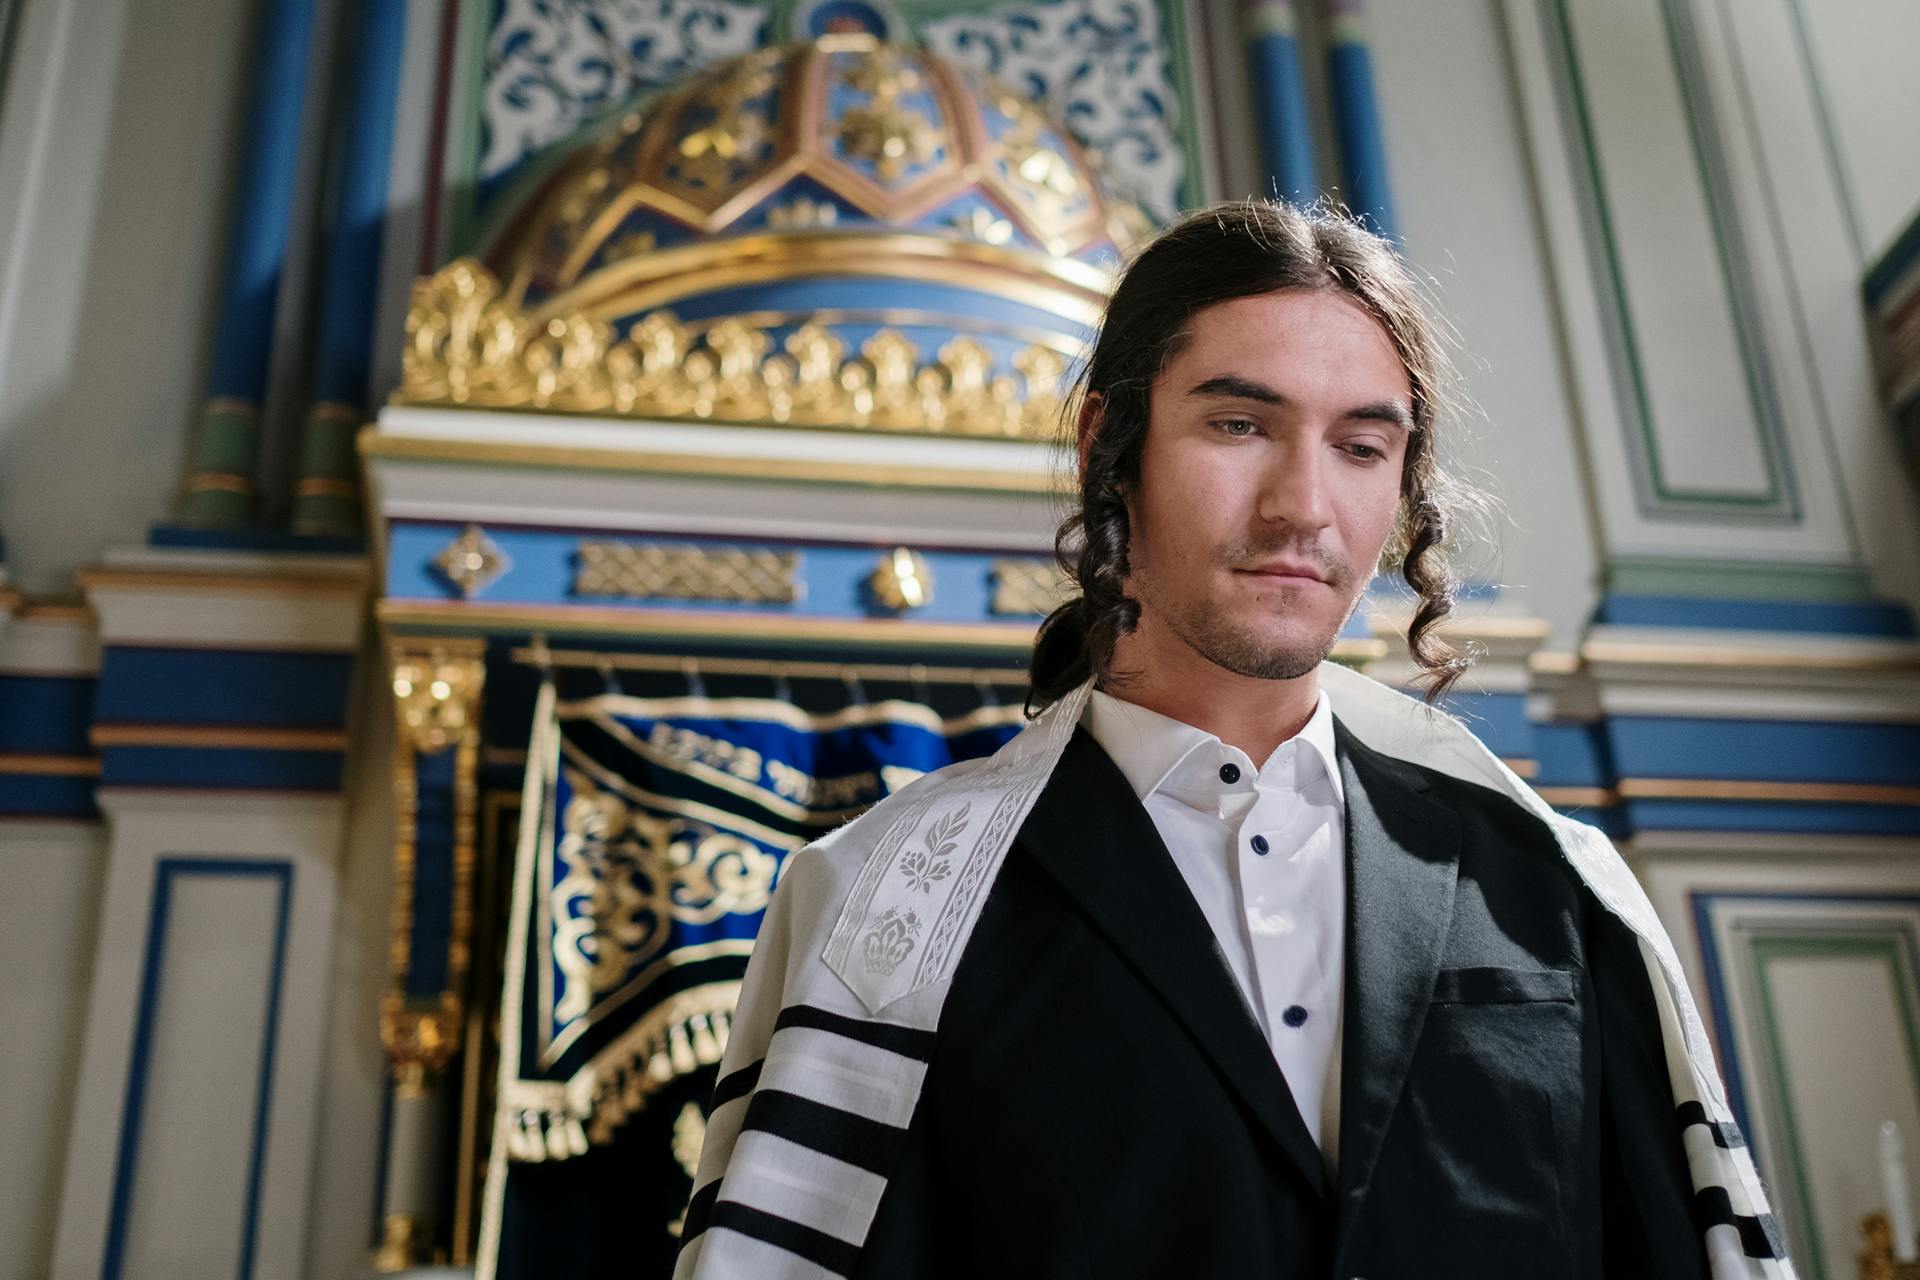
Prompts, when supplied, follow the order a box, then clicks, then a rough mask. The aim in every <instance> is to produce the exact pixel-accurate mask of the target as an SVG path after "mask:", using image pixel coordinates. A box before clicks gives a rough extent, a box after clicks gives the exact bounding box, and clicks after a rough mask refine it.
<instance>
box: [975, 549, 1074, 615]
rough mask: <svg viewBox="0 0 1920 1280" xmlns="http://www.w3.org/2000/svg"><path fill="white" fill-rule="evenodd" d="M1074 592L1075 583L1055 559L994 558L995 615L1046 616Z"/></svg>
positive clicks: (993, 607)
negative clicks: (1071, 581)
mask: <svg viewBox="0 0 1920 1280" xmlns="http://www.w3.org/2000/svg"><path fill="white" fill-rule="evenodd" d="M1071 593H1072V583H1070V582H1069V581H1068V580H1067V577H1066V575H1065V574H1064V573H1063V572H1062V571H1061V569H1060V565H1059V562H1057V561H1054V560H1016V559H1006V560H995V561H994V562H993V603H992V605H991V606H990V607H991V608H992V610H993V612H994V613H996V614H1002V615H1005V614H1024V615H1029V616H1031V615H1045V614H1049V613H1052V612H1053V611H1054V610H1055V609H1056V608H1058V607H1059V606H1060V605H1061V604H1062V603H1064V602H1065V601H1066V599H1067V597H1068V596H1069V595H1070V594H1071Z"/></svg>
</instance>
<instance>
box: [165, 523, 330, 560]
mask: <svg viewBox="0 0 1920 1280" xmlns="http://www.w3.org/2000/svg"><path fill="white" fill-rule="evenodd" d="M147 545H148V546H150V547H193V548H196V549H212V550H217V551H290V552H293V553H294V554H296V555H306V556H313V555H358V554H360V552H362V551H364V550H365V549H366V542H365V540H364V539H362V538H361V537H360V536H359V535H358V534H354V535H351V536H345V537H343V536H340V535H337V534H320V533H294V532H293V531H292V530H289V529H190V528H187V527H186V526H184V525H174V524H156V525H150V526H148V528H147Z"/></svg>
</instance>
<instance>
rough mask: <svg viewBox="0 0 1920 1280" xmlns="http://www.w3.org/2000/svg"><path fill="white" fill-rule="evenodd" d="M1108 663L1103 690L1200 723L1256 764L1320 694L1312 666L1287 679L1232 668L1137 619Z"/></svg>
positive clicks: (1300, 723)
mask: <svg viewBox="0 0 1920 1280" xmlns="http://www.w3.org/2000/svg"><path fill="white" fill-rule="evenodd" d="M1111 670H1112V671H1113V673H1114V675H1113V677H1112V678H1111V679H1109V680H1108V681H1107V682H1105V683H1104V684H1103V685H1102V688H1103V689H1104V690H1105V692H1107V693H1109V694H1111V695H1113V696H1114V697H1116V698H1119V699H1121V700H1122V701H1124V702H1131V703H1133V704H1134V705H1135V706H1139V707H1145V708H1146V709H1147V710H1149V711H1155V712H1158V713H1159V714H1161V715H1163V716H1168V717H1170V718H1172V719H1174V720H1179V721H1181V722H1182V723H1185V724H1190V725H1192V726H1194V727H1195V728H1197V729H1205V730H1206V731H1207V732H1208V733H1211V734H1212V735H1213V736H1214V737H1216V738H1218V739H1220V741H1222V742H1224V743H1226V744H1227V745H1228V746H1233V747H1238V748H1240V750H1242V751H1244V752H1246V753H1247V758H1248V759H1250V760H1252V761H1254V762H1255V763H1256V764H1258V763H1260V762H1263V761H1265V760H1266V758H1267V757H1268V756H1270V755H1272V754H1273V751H1274V748H1275V747H1278V746H1279V745H1280V744H1281V743H1283V742H1285V741H1286V740H1287V739H1289V738H1291V737H1293V736H1294V735H1296V734H1298V733H1299V732H1300V731H1301V730H1302V729H1304V728H1306V725H1307V721H1308V720H1310V719H1312V718H1313V709H1314V706H1315V705H1316V704H1317V703H1318V701H1319V698H1320V681H1319V677H1318V673H1317V672H1315V671H1309V672H1307V674H1305V675H1303V676H1299V677H1297V678H1295V679H1292V680H1261V679H1257V678H1255V677H1253V676H1243V675H1239V674H1237V673H1235V672H1232V671H1229V670H1227V669H1226V668H1225V667H1221V666H1218V665H1216V664H1214V663H1212V662H1209V661H1208V660H1207V659H1206V658H1203V657H1201V656H1200V654H1199V653H1197V652H1195V651H1194V649H1193V647H1192V646H1190V645H1189V644H1187V643H1186V642H1185V641H1184V640H1181V639H1180V638H1179V637H1177V636H1174V635H1171V634H1170V633H1168V632H1167V631H1166V630H1165V629H1164V628H1160V627H1155V626H1152V625H1151V624H1150V623H1149V622H1148V621H1147V619H1145V618H1142V619H1141V625H1140V627H1138V628H1137V629H1136V630H1135V631H1134V632H1133V634H1131V635H1127V636H1122V637H1121V638H1120V640H1119V642H1118V643H1117V644H1115V645H1114V650H1113V664H1112V667H1111Z"/></svg>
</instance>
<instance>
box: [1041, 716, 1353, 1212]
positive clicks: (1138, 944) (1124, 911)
mask: <svg viewBox="0 0 1920 1280" xmlns="http://www.w3.org/2000/svg"><path fill="white" fill-rule="evenodd" d="M1020 843H1021V844H1022V845H1023V846H1024V847H1025V848H1026V850H1027V851H1028V852H1029V853H1030V854H1031V855H1032V856H1033V858H1034V861H1035V862H1036V863H1037V864H1038V865H1039V866H1040V867H1041V868H1042V869H1043V870H1044V871H1045V872H1046V873H1047V874H1048V875H1050V876H1052V877H1053V879H1054V880H1056V881H1058V882H1059V884H1060V886H1061V888H1063V889H1065V890H1066V892H1067V894H1068V895H1069V896H1070V897H1071V898H1072V899H1073V900H1074V901H1075V902H1076V903H1078V904H1079V906H1080V907H1081V909H1082V910H1083V911H1085V912H1086V914H1087V915H1088V916H1089V917H1090V918H1091V919H1092V921H1093V923H1094V925H1095V927H1096V928H1098V929H1099V930H1100V932H1101V933H1102V934H1103V935H1104V936H1105V937H1106V939H1107V940H1108V942H1110V943H1111V944H1112V946H1113V948H1114V950H1116V951H1118V952H1119V953H1120V954H1121V955H1122V956H1124V957H1125V958H1126V959H1127V961H1128V962H1129V963H1130V964H1131V965H1132V966H1133V967H1134V968H1135V969H1136V970H1137V971H1138V972H1139V974H1140V977H1141V978H1142V979H1143V980H1144V981H1145V982H1146V984H1147V985H1148V986H1149V987H1151V988H1152V989H1153V990H1154V992H1155V993H1156V994H1157V995H1158V996H1159V997H1160V999H1161V1000H1163V1001H1164V1002H1165V1003H1166V1005H1167V1007H1168V1008H1169V1009H1170V1010H1172V1011H1173V1013H1174V1016H1175V1017H1177V1018H1179V1019H1180V1021H1181V1022H1182V1023H1184V1024H1185V1025H1186V1028H1187V1030H1188V1031H1189V1032H1190V1033H1191V1034H1192V1036H1193V1039H1194V1043H1195V1045H1196V1046H1197V1047H1198V1048H1199V1050H1200V1052H1201V1053H1202V1054H1204V1055H1205V1056H1206V1058H1207V1059H1208V1060H1209V1061H1210V1062H1211V1063H1212V1064H1213V1066H1214V1068H1215V1069H1216V1070H1218V1071H1219V1073H1220V1075H1221V1076H1222V1078H1224V1079H1225V1081H1226V1083H1227V1084H1228V1086H1229V1087H1230V1088H1231V1089H1232V1090H1233V1091H1234V1093H1236V1094H1237V1095H1238V1096H1239V1098H1240V1100H1241V1101H1242V1102H1243V1103H1244V1104H1245V1106H1246V1107H1247V1109H1248V1110H1249V1111H1250V1112H1252V1113H1253V1115H1254V1116H1255V1117H1256V1118H1257V1119H1258V1120H1259V1122H1260V1125H1261V1127H1262V1128H1263V1129H1264V1130H1266V1132H1267V1133H1268V1134H1269V1135H1270V1136H1271V1137H1272V1138H1273V1140H1274V1141H1275V1142H1277V1143H1278V1144H1279V1145H1280V1148H1281V1149H1282V1150H1283V1151H1284V1152H1285V1153H1286V1154H1287V1156H1288V1157H1289V1158H1290V1159H1291V1160H1292V1162H1293V1163H1294V1165H1295V1166H1296V1167H1297V1168H1298V1169H1299V1171H1300V1174H1301V1176H1302V1177H1303V1178H1304V1179H1305V1180H1306V1182H1307V1184H1308V1186H1310V1187H1311V1188H1312V1189H1313V1191H1314V1193H1315V1194H1316V1195H1318V1196H1321V1197H1324V1196H1325V1195H1326V1194H1327V1186H1326V1173H1325V1165H1324V1164H1323V1163H1322V1161H1321V1158H1320V1149H1319V1148H1318V1147H1317V1146H1315V1145H1314V1141H1313V1135H1312V1134H1311V1133H1309V1132H1308V1131H1307V1126H1306V1124H1305V1122H1304V1121H1302V1120H1301V1118H1300V1111H1299V1108H1298V1107H1297V1106H1296V1105H1295V1104H1294V1100H1293V1094H1292V1093H1291V1092H1290V1091H1289V1090H1288V1088H1287V1082H1286V1077H1285V1076H1284V1075H1282V1074H1281V1071H1280V1067H1279V1064H1277V1063H1276V1062H1275V1061H1274V1060H1273V1053H1272V1050H1271V1049H1270V1048H1269V1047H1268V1045H1267V1041H1266V1037H1265V1036H1264V1035H1262V1034H1261V1032H1260V1026H1259V1024H1258V1022H1256V1021H1255V1020H1254V1016H1253V1013H1252V1011H1251V1010H1250V1009H1249V1008H1248V1006H1247V1003H1246V998H1245V996H1244V995H1243V994H1242V992H1241V990H1240V984H1239V982H1238V980H1237V979H1236V978H1235V977H1234V976H1233V971H1232V969H1231V968H1230V967H1229V966H1228V964H1227V960H1226V957H1225V956H1224V955H1222V954H1221V953H1220V949H1219V944H1218V942H1216V941H1215V939H1214V936H1213V929H1212V926H1210V925H1209V924H1208V923H1207V918H1206V916H1205V915H1203V914H1201V911H1200V905H1199V904H1198V903H1197V902H1195V901H1194V899H1193V894H1192V891H1191V890H1189V889H1188V888H1187V884H1186V881H1185V880H1184V879H1183V878H1182V877H1181V875H1180V871H1179V869H1178V868H1177V867H1176V866H1175V865H1174V863H1173V859H1172V857H1171V856H1170V855H1169V854H1168V853H1167V850H1166V845H1165V844H1164V843H1162V842H1161V839H1160V833H1159V831H1158V830H1157V829H1156V828H1155V827H1154V825H1153V820H1152V819H1151V818H1150V817H1148V816H1147V811H1146V810H1145V809H1144V808H1142V807H1141V805H1140V802H1139V800H1138V799H1137V798H1136V797H1135V796H1134V794H1133V789H1132V788H1131V787H1130V786H1129V785H1128V784H1127V780H1126V777H1125V776H1124V775H1123V774H1122V773H1121V772H1120V769H1119V766H1117V765H1115V764H1114V763H1113V761H1112V760H1111V759H1109V758H1108V756H1107V754H1106V752H1104V751H1102V750H1101V749H1100V746H1099V744H1098V743H1096V742H1095V741H1094V740H1093V738H1092V737H1090V736H1089V735H1088V734H1087V732H1086V731H1085V730H1084V729H1082V730H1077V731H1076V732H1075V733H1074V736H1073V740H1072V742H1070V743H1069V744H1068V746H1067V750H1066V754H1065V755H1064V756H1063V757H1062V758H1061V761H1060V766H1059V768H1058V769H1056V770H1055V771H1054V775H1053V778H1052V780H1051V781H1050V782H1049V783H1048V785H1047V788H1046V790H1045V791H1043V792H1042V793H1041V795H1040V799H1039V800H1038V802H1036V803H1035V805H1034V807H1033V811H1032V812H1031V813H1030V814H1029V815H1028V816H1027V821H1026V825H1025V826H1024V827H1022V828H1021V831H1020Z"/></svg>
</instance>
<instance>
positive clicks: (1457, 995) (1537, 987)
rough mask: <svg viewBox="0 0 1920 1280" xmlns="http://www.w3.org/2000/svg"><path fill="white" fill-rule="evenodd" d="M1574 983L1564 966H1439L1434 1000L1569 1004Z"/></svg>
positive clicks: (1434, 984) (1461, 1002) (1460, 1002)
mask: <svg viewBox="0 0 1920 1280" xmlns="http://www.w3.org/2000/svg"><path fill="white" fill-rule="evenodd" d="M1576 985H1577V983H1576V980H1575V978H1574V976H1573V974H1572V973H1570V972H1568V971H1567V970H1565V969H1497V968H1486V967H1482V968H1472V969H1442V970H1440V972H1439V973H1437V974H1436V975H1434V983H1433V1002H1434V1003H1435V1004H1533V1003H1536V1002H1539V1001H1554V1002H1557V1003H1560V1004H1572V1003H1573V995H1574V990H1575V987H1576Z"/></svg>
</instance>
